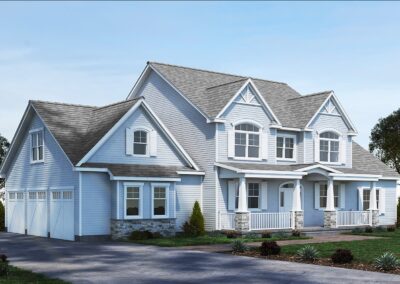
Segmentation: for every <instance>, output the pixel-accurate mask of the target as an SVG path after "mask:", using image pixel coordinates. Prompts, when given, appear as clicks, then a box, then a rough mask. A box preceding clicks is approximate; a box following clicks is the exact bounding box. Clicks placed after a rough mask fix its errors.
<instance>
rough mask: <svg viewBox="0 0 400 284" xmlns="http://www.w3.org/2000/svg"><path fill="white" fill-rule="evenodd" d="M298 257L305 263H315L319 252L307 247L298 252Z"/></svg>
mask: <svg viewBox="0 0 400 284" xmlns="http://www.w3.org/2000/svg"><path fill="white" fill-rule="evenodd" d="M297 255H298V257H299V258H300V259H301V260H303V261H315V260H316V259H317V258H318V255H319V252H318V250H317V249H316V248H315V247H313V246H310V245H306V246H304V247H302V248H301V249H299V250H298V251H297Z"/></svg>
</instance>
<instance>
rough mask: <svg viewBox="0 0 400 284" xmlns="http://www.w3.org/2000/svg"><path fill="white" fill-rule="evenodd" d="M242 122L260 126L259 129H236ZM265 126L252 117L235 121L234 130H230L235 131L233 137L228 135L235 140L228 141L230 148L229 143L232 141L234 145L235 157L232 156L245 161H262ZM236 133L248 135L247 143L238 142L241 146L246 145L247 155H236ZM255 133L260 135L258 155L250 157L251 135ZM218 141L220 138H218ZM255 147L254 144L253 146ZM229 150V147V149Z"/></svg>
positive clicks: (234, 158)
mask: <svg viewBox="0 0 400 284" xmlns="http://www.w3.org/2000/svg"><path fill="white" fill-rule="evenodd" d="M241 124H250V125H253V126H256V127H258V131H257V132H255V131H249V130H236V126H238V125H241ZM262 130H263V126H262V124H261V123H259V122H257V121H255V120H252V119H239V120H237V121H235V122H234V123H232V130H230V131H231V132H232V133H233V137H229V136H230V135H228V139H232V138H233V141H228V148H229V143H232V147H233V154H234V155H233V157H230V158H231V159H233V160H243V161H246V160H247V161H262V160H263V158H262V151H263V146H264V145H263V144H264V143H263V135H264V134H266V133H264V132H263V131H262ZM236 133H242V134H245V135H246V144H245V145H243V144H238V145H239V146H242V147H243V146H244V147H245V156H244V157H237V156H236V145H237V144H236ZM250 134H253V135H258V157H249V147H251V146H250V145H249V135H250ZM216 141H218V139H217V140H216ZM253 147H254V146H253ZM228 151H229V149H228Z"/></svg>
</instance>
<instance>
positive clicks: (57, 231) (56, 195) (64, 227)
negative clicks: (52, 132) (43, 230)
mask: <svg viewBox="0 0 400 284" xmlns="http://www.w3.org/2000/svg"><path fill="white" fill-rule="evenodd" d="M50 237H51V238H56V239H63V240H71V241H73V240H74V239H75V234H74V192H73V191H72V190H57V191H51V199H50Z"/></svg>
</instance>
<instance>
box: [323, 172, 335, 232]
mask: <svg viewBox="0 0 400 284" xmlns="http://www.w3.org/2000/svg"><path fill="white" fill-rule="evenodd" d="M324 227H326V228H336V210H335V196H334V190H333V178H332V177H330V178H329V179H328V186H327V197H326V209H325V211H324Z"/></svg>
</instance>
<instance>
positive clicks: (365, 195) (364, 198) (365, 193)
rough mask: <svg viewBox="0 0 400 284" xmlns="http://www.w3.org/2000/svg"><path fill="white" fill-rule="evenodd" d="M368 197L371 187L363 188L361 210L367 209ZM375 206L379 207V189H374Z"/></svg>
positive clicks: (369, 196)
mask: <svg viewBox="0 0 400 284" xmlns="http://www.w3.org/2000/svg"><path fill="white" fill-rule="evenodd" d="M370 198H371V189H368V188H367V189H365V188H364V190H363V195H362V199H363V210H368V209H369V207H370V206H369V204H370ZM376 208H377V209H380V208H379V189H376Z"/></svg>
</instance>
